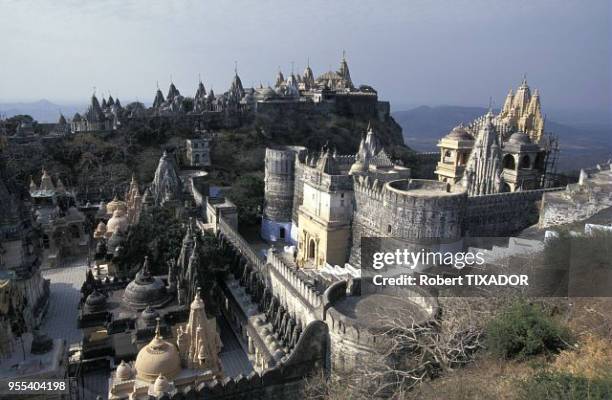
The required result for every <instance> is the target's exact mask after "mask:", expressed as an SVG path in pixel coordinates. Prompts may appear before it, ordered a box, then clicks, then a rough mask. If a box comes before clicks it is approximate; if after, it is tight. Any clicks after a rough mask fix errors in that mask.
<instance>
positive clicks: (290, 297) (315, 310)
mask: <svg viewBox="0 0 612 400" xmlns="http://www.w3.org/2000/svg"><path fill="white" fill-rule="evenodd" d="M266 261H267V263H268V272H269V279H270V283H271V287H272V294H274V295H275V296H277V297H278V299H279V300H280V302H281V304H282V305H283V306H284V307H285V309H287V310H288V311H289V312H290V313H291V314H293V315H296V316H297V317H298V318H299V319H300V320H301V321H302V322H304V323H310V322H312V321H315V320H318V319H322V317H321V310H320V308H321V306H322V304H323V300H322V294H321V293H319V292H318V291H317V290H316V289H315V288H314V286H312V285H311V284H309V283H308V282H305V281H304V280H302V279H301V278H300V277H299V276H298V274H297V273H296V271H295V270H294V269H293V268H290V267H289V266H287V265H286V264H285V263H284V262H283V260H282V259H281V258H280V257H279V256H278V255H277V254H276V253H274V251H273V250H272V249H270V250H269V251H268V257H267V260H266Z"/></svg>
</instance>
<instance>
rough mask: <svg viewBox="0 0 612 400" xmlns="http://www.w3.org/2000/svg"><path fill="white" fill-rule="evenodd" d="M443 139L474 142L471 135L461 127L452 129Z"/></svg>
mask: <svg viewBox="0 0 612 400" xmlns="http://www.w3.org/2000/svg"><path fill="white" fill-rule="evenodd" d="M445 138H446V139H454V140H474V138H473V137H472V135H470V134H469V132H468V131H467V130H466V129H465V128H464V127H463V125H459V126H456V127H454V128H453V129H452V130H451V131H450V133H449V134H448V135H446V137H445Z"/></svg>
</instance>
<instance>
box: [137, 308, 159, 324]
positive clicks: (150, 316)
mask: <svg viewBox="0 0 612 400" xmlns="http://www.w3.org/2000/svg"><path fill="white" fill-rule="evenodd" d="M141 316H142V319H143V320H144V321H145V322H146V323H147V325H155V320H156V319H157V318H159V313H158V312H157V310H155V309H154V308H151V306H147V307H146V308H145V309H144V310H143V311H142V314H141Z"/></svg>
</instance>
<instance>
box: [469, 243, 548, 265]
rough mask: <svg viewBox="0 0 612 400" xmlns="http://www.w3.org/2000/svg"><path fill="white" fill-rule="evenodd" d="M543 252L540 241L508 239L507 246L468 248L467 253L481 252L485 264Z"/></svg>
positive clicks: (542, 245)
mask: <svg viewBox="0 0 612 400" xmlns="http://www.w3.org/2000/svg"><path fill="white" fill-rule="evenodd" d="M543 250H544V243H543V242H542V241H540V240H532V239H523V238H518V237H511V238H509V240H508V245H507V246H497V245H494V246H492V247H491V249H490V250H489V249H482V248H479V247H469V248H468V252H471V253H474V254H475V253H477V252H481V253H482V254H483V255H484V256H483V257H484V259H485V260H486V261H487V263H491V262H495V261H499V260H503V259H505V258H508V257H511V256H517V255H528V254H535V253H538V252H540V251H543Z"/></svg>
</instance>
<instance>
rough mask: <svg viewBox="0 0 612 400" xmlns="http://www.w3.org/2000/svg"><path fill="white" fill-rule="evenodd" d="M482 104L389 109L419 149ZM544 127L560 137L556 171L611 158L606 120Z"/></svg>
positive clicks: (432, 145)
mask: <svg viewBox="0 0 612 400" xmlns="http://www.w3.org/2000/svg"><path fill="white" fill-rule="evenodd" d="M486 112H487V109H486V108H483V107H461V106H436V107H429V106H420V107H416V108H413V109H411V110H407V111H396V112H394V113H392V116H393V118H394V119H395V120H396V121H397V123H398V124H399V125H400V126H401V127H402V130H403V135H404V141H405V142H406V145H407V146H409V147H411V148H413V149H416V150H419V151H436V150H437V148H436V143H437V142H438V140H439V139H440V138H441V137H442V136H444V135H446V134H447V133H448V132H450V130H451V129H452V128H453V127H454V126H456V125H458V124H459V123H461V122H463V123H469V122H471V121H473V120H474V119H475V118H477V117H479V116H481V115H483V114H485V113H486ZM546 131H547V132H552V133H554V134H556V135H557V136H558V137H559V144H560V148H561V149H560V154H559V163H558V168H557V170H558V171H572V170H577V169H580V168H583V167H590V166H593V165H594V164H596V163H598V162H603V161H605V160H607V159H609V158H612V127H611V126H610V125H605V124H586V123H579V124H573V125H568V124H559V123H556V122H554V121H550V120H547V121H546Z"/></svg>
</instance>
